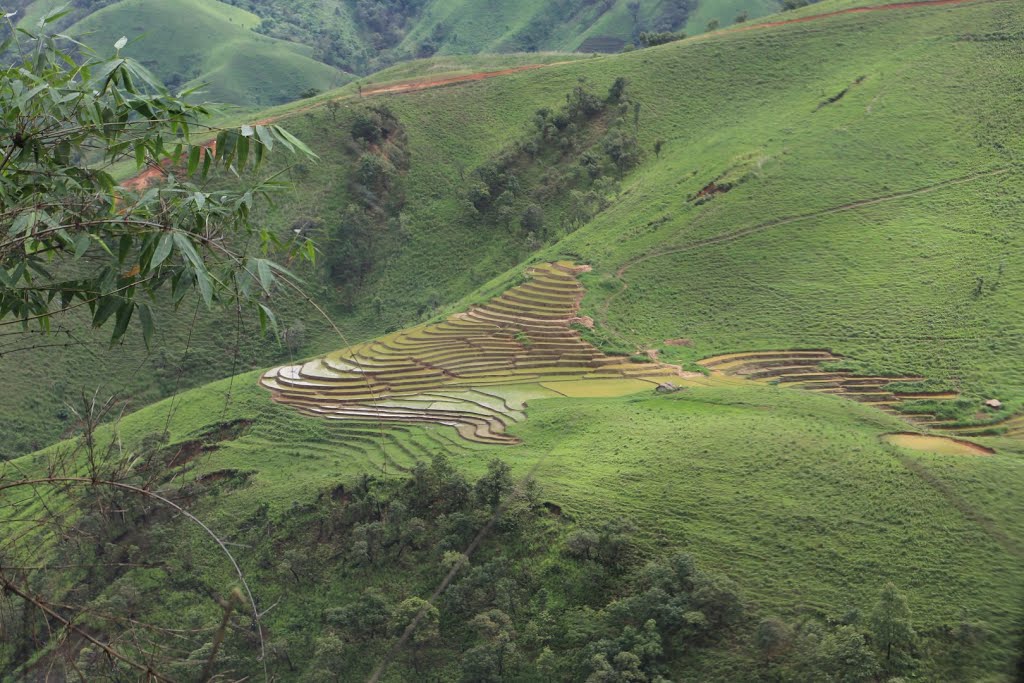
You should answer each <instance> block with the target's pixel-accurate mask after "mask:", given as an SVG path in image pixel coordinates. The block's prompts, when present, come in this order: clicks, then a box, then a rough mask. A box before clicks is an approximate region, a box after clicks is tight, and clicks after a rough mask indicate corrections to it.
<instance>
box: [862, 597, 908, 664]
mask: <svg viewBox="0 0 1024 683" xmlns="http://www.w3.org/2000/svg"><path fill="white" fill-rule="evenodd" d="M870 624H871V636H872V641H873V642H874V645H875V648H876V649H877V650H878V653H879V654H880V655H881V657H882V666H883V668H884V669H885V671H886V672H887V673H889V674H897V673H899V672H901V671H904V670H906V669H907V668H909V666H910V665H911V664H912V663H913V650H914V645H915V643H916V642H917V633H916V632H915V631H914V627H913V624H912V623H911V614H910V606H909V605H908V604H907V596H905V595H904V594H903V593H900V592H899V591H898V590H897V589H896V585H895V584H894V583H892V582H891V581H890V582H889V583H887V584H885V587H884V588H883V589H882V594H881V595H879V596H878V602H876V603H875V607H874V609H873V610H872V611H871V617H870Z"/></svg>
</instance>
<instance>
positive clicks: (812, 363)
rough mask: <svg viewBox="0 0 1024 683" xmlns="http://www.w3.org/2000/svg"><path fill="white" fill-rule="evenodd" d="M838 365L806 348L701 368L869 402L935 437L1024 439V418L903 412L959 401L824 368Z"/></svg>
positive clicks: (727, 358)
mask: <svg viewBox="0 0 1024 683" xmlns="http://www.w3.org/2000/svg"><path fill="white" fill-rule="evenodd" d="M842 360H843V358H842V357H841V356H837V355H835V354H833V353H831V352H830V351H827V350H823V349H808V350H790V351H754V352H749V353H732V354H726V355H722V356H714V357H712V358H706V359H704V360H702V361H700V362H699V364H700V365H701V366H703V367H705V368H707V369H708V370H710V371H711V372H712V373H713V374H715V373H723V374H725V375H730V376H737V377H744V378H746V379H750V380H755V381H760V382H774V383H777V384H782V385H786V386H791V387H794V388H800V389H806V390H808V391H814V392H818V393H823V394H835V395H838V396H842V397H843V398H847V399H850V400H853V401H858V402H861V403H867V404H870V405H872V406H874V407H877V408H879V409H880V410H884V411H885V412H887V413H892V414H894V415H898V416H900V417H902V418H904V419H906V420H908V421H909V422H911V423H913V424H916V425H919V426H921V427H923V428H927V429H932V430H936V431H938V432H943V433H951V434H957V435H961V436H986V435H993V434H1000V435H1002V436H1006V437H1010V438H1024V415H1015V416H1009V417H1007V418H1005V419H1003V420H1001V421H999V422H995V423H991V424H987V425H971V426H958V425H957V424H956V423H953V422H950V421H946V420H942V419H939V418H938V417H937V416H935V415H933V414H928V413H913V414H908V413H905V412H903V410H902V408H903V404H904V403H905V402H906V401H917V400H922V399H924V400H934V401H948V400H952V399H955V398H957V397H958V396H959V394H957V393H956V392H954V391H941V392H916V391H909V392H901V391H899V390H898V389H896V388H894V387H893V386H892V385H895V384H899V383H904V382H921V381H923V380H924V379H925V378H924V377H918V376H906V377H868V376H863V375H856V374H854V373H852V372H848V371H845V370H832V369H828V368H827V366H828V365H836V364H839V363H841V362H842ZM922 438H936V439H941V437H922Z"/></svg>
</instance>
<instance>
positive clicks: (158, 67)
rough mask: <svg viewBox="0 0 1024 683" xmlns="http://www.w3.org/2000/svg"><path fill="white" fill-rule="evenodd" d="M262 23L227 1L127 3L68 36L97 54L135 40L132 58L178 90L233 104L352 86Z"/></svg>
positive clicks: (107, 9)
mask: <svg viewBox="0 0 1024 683" xmlns="http://www.w3.org/2000/svg"><path fill="white" fill-rule="evenodd" d="M259 23H260V19H259V17H257V16H255V15H253V14H250V13H248V12H243V11H241V10H238V9H236V8H234V7H231V6H230V5H225V4H223V3H220V2H213V3H211V2H198V1H195V0H175V1H174V2H163V1H157V0H121V2H117V3H114V4H112V5H109V6H107V7H104V8H102V9H100V10H98V11H96V12H94V13H92V14H90V15H89V16H88V17H86V18H84V19H82V20H81V21H79V22H78V23H76V24H74V25H73V26H71V27H70V28H69V29H68V31H69V33H70V34H71V35H74V36H76V37H79V38H81V39H82V40H84V41H85V42H87V43H89V44H90V45H95V46H97V49H111V46H112V45H113V44H114V43H115V42H116V41H117V40H118V38H120V37H121V36H127V37H128V38H129V40H131V41H137V42H133V43H132V44H131V45H130V46H129V47H128V48H126V49H125V51H124V52H125V54H126V55H129V56H131V57H135V58H136V59H138V60H139V61H141V62H142V63H143V64H145V65H146V66H147V67H149V68H150V70H151V71H153V72H154V73H155V74H156V75H157V76H159V77H160V78H161V79H162V80H163V81H164V82H165V83H167V84H168V85H169V86H170V87H171V88H172V89H184V88H187V87H192V86H195V85H200V84H208V87H207V88H206V89H205V90H204V97H206V98H207V99H209V100H210V101H215V102H223V103H226V104H236V105H242V106H246V107H266V106H270V105H273V104H281V103H283V102H288V101H291V100H296V99H299V98H300V97H302V96H303V94H304V93H306V92H308V91H310V90H317V91H321V90H327V89H331V88H336V87H338V86H340V85H342V84H344V83H345V82H346V81H348V80H350V78H351V77H350V76H349V75H347V74H344V73H342V72H340V71H338V70H337V69H334V68H332V67H330V66H327V65H325V64H321V63H319V62H317V61H316V60H314V59H313V58H312V56H311V55H312V51H311V50H310V49H308V48H303V47H301V46H299V45H296V44H294V43H289V42H286V41H280V40H274V39H271V38H267V37H264V36H260V35H258V34H256V33H254V32H253V30H252V29H254V28H256V27H257V26H258V25H259Z"/></svg>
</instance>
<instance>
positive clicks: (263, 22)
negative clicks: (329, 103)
mask: <svg viewBox="0 0 1024 683" xmlns="http://www.w3.org/2000/svg"><path fill="white" fill-rule="evenodd" d="M64 4H65V3H62V2H56V1H55V0H8V3H6V4H5V8H9V9H13V10H18V11H19V12H20V14H19V15H18V16H19V17H20V18H21V21H22V22H23V24H31V23H34V22H35V21H37V20H38V19H39V18H41V17H42V16H45V15H46V14H47V13H48V12H50V11H53V10H55V9H58V8H60V7H62V6H63V5H64ZM232 6H233V7H232ZM781 7H782V3H781V2H779V1H778V0H637V1H636V2H635V3H634V2H631V1H630V0H601V1H600V2H594V1H592V0H558V1H557V2H539V1H535V0H527V1H522V2H505V3H495V2H488V1H485V0H224V1H223V2H222V1H220V0H206V1H204V2H195V1H194V0H165V1H164V2H150V1H148V0H146V1H143V2H140V1H139V0H79V1H78V2H75V3H72V4H71V6H70V9H71V13H70V14H69V15H68V16H67V18H66V19H65V20H64V21H63V24H64V25H71V24H73V23H75V22H82V25H81V27H76V30H77V29H78V28H83V29H84V28H87V29H90V30H95V31H98V37H99V38H100V39H104V40H105V39H106V38H108V37H109V34H110V33H114V32H116V31H117V30H122V31H124V33H122V34H123V35H128V36H129V37H133V36H136V35H139V34H140V33H142V32H146V31H147V30H148V28H149V27H154V26H160V27H162V29H166V30H161V31H158V32H155V33H156V35H154V36H153V37H152V38H149V39H148V40H147V41H146V42H145V43H144V44H143V48H144V49H145V56H146V58H147V60H148V61H149V62H150V63H152V64H153V65H154V66H155V67H156V68H155V70H156V71H157V72H158V73H160V74H161V75H162V76H164V77H166V78H168V79H170V80H172V81H174V82H178V81H177V79H181V80H180V82H186V81H189V80H192V79H193V78H197V77H199V76H204V77H205V79H206V80H215V82H216V83H217V84H218V85H220V87H222V88H223V87H224V85H222V84H226V83H228V82H230V81H231V79H229V78H228V77H227V75H226V74H225V73H222V72H220V71H219V70H218V68H219V67H223V66H225V60H224V57H223V56H222V55H221V56H218V54H217V53H218V52H220V50H218V48H219V47H223V46H225V45H226V44H232V43H233V44H236V45H238V47H239V48H240V49H242V50H243V51H246V50H248V52H249V54H250V55H251V56H253V57H256V56H258V57H260V60H262V62H263V64H264V66H266V65H267V64H268V62H269V64H271V65H272V66H273V67H274V68H272V69H271V73H270V74H268V76H269V77H273V76H274V75H275V74H274V73H273V72H274V71H281V70H282V69H289V70H290V71H289V72H288V73H289V74H290V78H291V79H295V78H296V74H297V73H299V71H304V72H305V73H302V74H301V75H300V76H298V80H299V82H298V83H295V82H292V80H289V78H281V79H279V80H275V81H274V84H275V85H276V90H272V91H270V92H266V91H263V90H261V88H260V86H261V82H260V81H259V80H255V81H253V78H254V74H258V70H257V65H256V64H252V65H249V67H248V68H242V67H240V66H239V65H238V64H237V63H236V64H234V65H231V64H227V66H229V67H231V68H232V70H234V69H237V73H234V71H232V72H231V73H233V74H234V78H235V79H237V80H239V81H240V82H241V85H240V86H235V88H234V89H229V90H227V91H223V90H218V89H215V90H214V93H213V94H214V95H216V96H220V97H228V96H230V97H231V99H228V100H225V101H228V102H231V103H234V104H253V105H263V106H266V105H267V104H273V103H276V102H279V101H284V99H285V97H286V96H287V97H291V98H292V99H295V98H296V97H297V93H301V92H304V91H305V90H308V89H309V88H317V89H321V90H322V89H324V88H323V84H324V81H325V79H326V80H330V79H328V76H330V77H331V78H333V79H334V81H333V82H334V83H336V82H337V79H338V74H336V73H334V72H332V71H330V70H327V69H324V68H322V67H316V66H315V65H311V64H310V63H309V62H307V61H306V60H304V59H301V57H311V58H312V59H313V60H315V61H319V62H321V63H323V64H328V65H331V66H333V67H336V68H337V69H340V70H342V71H343V72H345V73H358V74H363V75H365V74H369V73H372V72H374V71H377V70H379V69H382V68H385V67H387V66H389V65H392V64H395V63H397V62H400V61H403V60H408V59H415V58H425V57H430V56H433V55H435V54H439V55H468V54H477V53H488V52H502V53H513V52H534V51H538V50H548V51H562V52H572V51H576V50H579V51H582V52H618V51H619V50H621V49H622V48H623V47H625V46H627V45H630V44H634V45H637V44H639V36H640V34H641V33H643V32H684V33H687V34H689V35H696V34H698V33H703V32H704V31H706V30H709V27H712V28H713V27H714V26H728V25H730V24H732V23H734V22H736V21H744V20H747V19H753V18H756V17H760V16H764V15H766V14H771V13H773V12H777V11H779V10H780V9H781ZM236 8H238V9H237V10H236ZM238 10H243V11H238ZM95 15H98V16H96V18H93V17H94V16H95ZM190 15H191V17H192V19H191V20H190V19H189V16H190ZM199 19H201V21H198V22H197V21H195V20H199ZM712 22H715V23H712ZM254 33H256V34H261V35H254ZM171 36H175V37H174V38H173V39H169V38H170V37H171ZM119 37H120V34H119V35H115V36H113V40H117V39H118V38H119ZM264 37H269V38H272V39H275V40H272V41H268V40H266V39H264ZM91 42H93V43H95V44H97V45H99V44H102V40H93V41H91ZM255 46H259V47H260V49H259V51H255V49H254V48H255ZM260 60H257V61H260ZM211 74H212V76H211ZM249 83H252V85H253V86H254V87H255V88H256V92H255V93H249V87H246V86H247V85H248V84H249ZM300 87H301V88H304V89H305V90H300V89H299V88H300ZM328 87H330V82H329V83H328Z"/></svg>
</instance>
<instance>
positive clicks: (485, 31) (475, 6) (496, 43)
mask: <svg viewBox="0 0 1024 683" xmlns="http://www.w3.org/2000/svg"><path fill="white" fill-rule="evenodd" d="M663 4H664V3H662V2H661V1H660V0H647V1H645V2H641V6H640V11H639V13H638V19H639V25H640V28H641V30H649V29H650V27H651V26H652V23H653V21H654V20H655V18H656V17H658V16H659V14H660V11H661V9H662V5H663ZM602 5H603V3H593V4H591V5H590V6H588V7H585V8H583V9H582V10H580V11H579V12H578V13H575V14H573V15H572V16H570V17H568V18H566V19H563V20H561V21H549V22H543V23H544V25H545V28H547V29H548V30H547V32H546V34H541V33H536V35H537V36H539V37H540V40H539V42H538V44H537V47H538V48H540V49H555V50H575V49H576V48H578V47H579V46H580V44H581V43H583V41H584V40H586V39H587V38H589V37H598V36H606V37H613V38H619V39H621V40H624V41H626V42H631V40H632V37H633V31H634V28H635V26H634V22H633V18H632V16H631V15H630V12H629V9H628V7H627V5H628V2H627V0H616V2H614V3H613V4H612V5H611V6H610V7H609V8H608V9H607V10H604V11H602ZM549 8H550V3H545V2H540V1H539V0H526V1H521V2H494V1H493V0H492V1H483V0H434V2H432V3H430V5H429V6H428V7H427V8H426V9H425V10H424V12H423V14H422V16H421V17H420V19H419V21H418V23H417V25H416V26H415V27H414V28H413V29H412V30H411V31H410V32H409V34H408V35H407V37H406V39H405V40H404V41H403V43H402V46H401V47H402V48H404V49H406V50H407V51H411V52H415V49H414V47H415V46H417V45H419V44H420V43H421V42H423V41H424V40H425V39H426V38H428V37H429V36H430V33H431V31H433V28H434V26H436V25H437V24H439V23H440V24H443V25H445V26H446V27H448V28H449V30H450V32H451V33H452V34H455V35H457V36H458V38H457V39H452V40H448V41H446V42H445V43H444V46H443V47H442V49H441V52H442V53H454V54H465V53H471V52H489V51H501V52H504V51H508V50H509V49H512V50H517V49H523V48H524V47H526V46H525V45H523V44H522V43H521V40H522V35H523V34H522V32H523V31H524V29H526V28H527V27H528V26H529V25H530V22H531V21H534V20H536V19H537V18H538V17H542V16H544V12H545V11H546V10H548V9H549ZM778 9H779V4H778V3H777V2H775V1H774V0H701V1H700V2H699V3H697V8H696V10H695V11H694V12H693V13H692V14H691V15H690V17H689V20H688V22H687V24H686V25H685V27H684V28H682V30H684V31H686V32H687V33H689V34H690V35H694V34H697V33H702V32H703V31H704V29H705V26H706V25H707V23H708V21H710V20H711V19H713V18H718V20H719V21H720V22H721V24H722V26H727V25H729V24H731V23H732V22H733V19H734V18H735V17H736V15H737V14H738V13H739V12H740V11H743V10H745V11H747V13H748V15H749V16H750V17H751V18H754V17H760V16H764V15H765V14H769V13H772V12H777V11H778ZM531 35H533V34H531Z"/></svg>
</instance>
